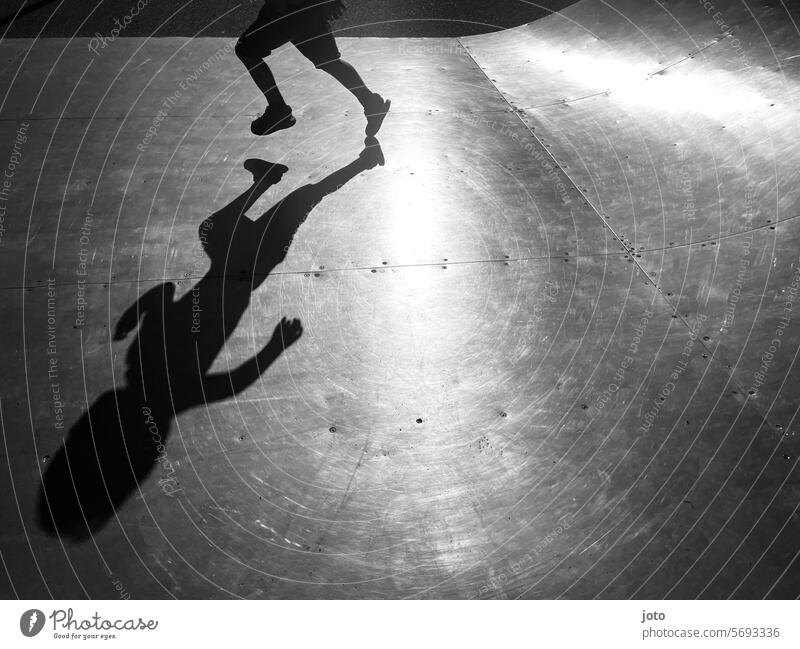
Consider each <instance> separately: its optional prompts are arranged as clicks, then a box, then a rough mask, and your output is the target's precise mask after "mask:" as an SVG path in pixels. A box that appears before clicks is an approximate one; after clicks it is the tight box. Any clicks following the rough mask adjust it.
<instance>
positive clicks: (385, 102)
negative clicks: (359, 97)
mask: <svg viewBox="0 0 800 649" xmlns="http://www.w3.org/2000/svg"><path fill="white" fill-rule="evenodd" d="M372 97H373V103H372V105H371V106H369V107H367V108H365V109H364V115H365V116H366V118H367V131H366V134H367V137H375V136H376V135H377V134H378V131H379V130H380V129H381V124H383V120H384V119H385V118H386V113H388V112H389V107H390V106H391V105H392V100H391V99H384V98H383V97H381V96H380V95H379V94H378V93H375V94H374V95H373V96H372Z"/></svg>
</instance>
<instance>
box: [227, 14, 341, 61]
mask: <svg viewBox="0 0 800 649" xmlns="http://www.w3.org/2000/svg"><path fill="white" fill-rule="evenodd" d="M289 42H291V43H292V44H293V45H294V46H295V47H296V48H297V49H298V50H300V53H301V54H302V55H303V56H305V57H306V58H307V59H308V60H309V61H311V62H312V63H313V64H314V65H315V66H316V67H320V66H321V65H324V64H325V63H328V62H330V61H335V60H336V59H339V58H341V54H340V53H339V48H338V47H337V46H336V40H335V39H334V38H333V33H332V32H331V27H330V24H329V23H328V18H327V16H326V15H325V13H324V12H323V11H320V10H315V9H305V10H300V11H297V12H295V13H292V14H289V15H285V16H281V15H279V14H277V13H275V12H274V11H273V10H272V9H271V8H270V7H269V6H267V5H264V7H263V8H262V9H261V11H260V12H259V14H258V18H257V19H256V21H255V22H254V23H253V24H252V25H250V27H248V28H247V29H246V30H245V32H244V34H242V35H241V37H240V38H239V41H238V43H237V44H236V49H237V51H238V52H242V53H246V54H248V55H250V56H253V57H258V58H262V59H263V58H264V57H266V56H269V55H270V54H271V53H272V50H274V49H275V48H277V47H280V46H281V45H283V44H285V43H289Z"/></svg>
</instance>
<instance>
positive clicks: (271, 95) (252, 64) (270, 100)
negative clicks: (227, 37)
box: [236, 44, 286, 108]
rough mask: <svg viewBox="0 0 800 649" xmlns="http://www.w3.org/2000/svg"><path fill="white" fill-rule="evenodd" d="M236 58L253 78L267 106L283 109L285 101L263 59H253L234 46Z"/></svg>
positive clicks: (237, 46)
mask: <svg viewBox="0 0 800 649" xmlns="http://www.w3.org/2000/svg"><path fill="white" fill-rule="evenodd" d="M236 56H238V57H239V60H240V61H241V62H242V63H244V65H245V67H246V68H247V71H248V72H249V73H250V76H251V77H252V78H253V81H254V82H255V84H256V86H258V89H259V90H260V91H261V92H263V93H264V97H266V99H267V105H268V106H275V107H276V108H285V107H286V100H284V98H283V95H282V94H281V91H280V90H279V89H278V84H277V82H276V81H275V75H273V74H272V70H270V68H269V66H268V65H267V64H266V62H265V61H264V59H262V58H256V57H253V56H252V55H251V54H249V53H248V52H247V51H245V50H244V49H242V48H240V47H239V45H238V44H237V45H236Z"/></svg>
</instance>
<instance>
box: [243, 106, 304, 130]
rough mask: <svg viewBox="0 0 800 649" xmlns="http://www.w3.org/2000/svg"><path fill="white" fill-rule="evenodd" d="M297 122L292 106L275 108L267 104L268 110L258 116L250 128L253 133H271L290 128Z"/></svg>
mask: <svg viewBox="0 0 800 649" xmlns="http://www.w3.org/2000/svg"><path fill="white" fill-rule="evenodd" d="M296 123H297V120H296V119H295V118H294V116H293V115H292V109H291V107H290V106H286V107H285V108H275V107H274V106H267V110H265V111H264V114H263V115H261V116H260V117H256V118H255V119H254V120H253V123H252V124H250V130H251V131H252V132H253V135H269V134H270V133H274V132H275V131H281V130H283V129H285V128H290V127H292V126H294V125H295V124H296Z"/></svg>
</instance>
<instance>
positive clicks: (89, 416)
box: [38, 390, 170, 540]
mask: <svg viewBox="0 0 800 649" xmlns="http://www.w3.org/2000/svg"><path fill="white" fill-rule="evenodd" d="M169 423H170V418H169V417H162V416H157V415H154V413H153V412H152V411H150V410H148V409H146V408H145V407H143V406H142V404H141V401H140V400H139V399H138V398H132V397H131V394H130V392H129V391H127V390H118V391H116V392H106V393H104V394H103V395H102V396H101V397H100V398H99V399H97V401H95V403H94V404H93V405H92V407H91V408H90V409H89V410H88V411H87V412H86V413H84V414H83V415H82V416H81V418H80V419H79V420H78V421H77V422H76V423H75V425H74V426H73V427H72V429H71V430H70V432H69V435H68V437H67V440H66V442H65V443H64V446H63V447H62V448H61V449H60V450H59V451H58V453H57V454H56V455H55V456H54V458H53V459H52V460H51V462H50V464H49V466H48V468H47V471H46V472H45V475H44V479H43V480H42V484H41V487H40V494H39V505H38V507H39V510H38V518H39V523H40V525H41V527H42V528H43V529H44V530H45V531H47V532H49V533H50V534H58V535H59V536H64V537H67V538H72V539H74V540H83V539H85V538H87V537H88V536H89V535H90V534H91V533H93V532H95V531H97V530H98V529H99V528H100V527H102V526H103V525H104V524H105V523H106V522H107V521H108V520H109V519H110V518H111V517H112V516H113V514H114V512H115V510H116V509H117V508H118V507H120V506H121V505H122V503H123V502H124V501H125V500H126V499H127V498H129V497H130V495H131V494H133V493H134V492H135V491H137V489H138V486H139V484H140V483H141V482H142V480H144V479H145V478H146V477H147V475H148V474H149V473H150V472H151V471H152V470H153V468H154V467H155V466H156V465H157V464H158V463H159V458H160V457H161V456H162V455H164V445H163V442H164V438H165V437H166V434H167V433H168V430H167V427H168V426H169Z"/></svg>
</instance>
